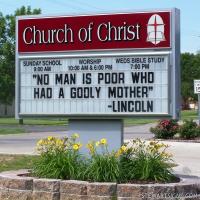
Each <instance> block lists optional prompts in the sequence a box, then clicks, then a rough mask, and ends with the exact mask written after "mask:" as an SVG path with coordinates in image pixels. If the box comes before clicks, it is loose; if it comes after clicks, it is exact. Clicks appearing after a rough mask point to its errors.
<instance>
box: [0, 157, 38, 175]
mask: <svg viewBox="0 0 200 200" xmlns="http://www.w3.org/2000/svg"><path fill="white" fill-rule="evenodd" d="M35 159H37V156H27V155H26V156H25V155H0V172H2V171H9V170H18V169H30V168H32V166H33V162H34V160H35Z"/></svg>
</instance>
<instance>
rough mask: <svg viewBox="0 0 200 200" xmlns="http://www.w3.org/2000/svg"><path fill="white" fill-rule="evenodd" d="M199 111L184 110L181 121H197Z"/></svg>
mask: <svg viewBox="0 0 200 200" xmlns="http://www.w3.org/2000/svg"><path fill="white" fill-rule="evenodd" d="M197 117H198V111H196V110H184V111H182V112H181V120H190V119H197Z"/></svg>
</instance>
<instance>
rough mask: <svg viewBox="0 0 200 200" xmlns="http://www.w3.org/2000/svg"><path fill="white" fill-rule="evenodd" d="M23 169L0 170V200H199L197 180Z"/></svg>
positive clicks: (198, 183) (199, 181)
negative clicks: (50, 175)
mask: <svg viewBox="0 0 200 200" xmlns="http://www.w3.org/2000/svg"><path fill="white" fill-rule="evenodd" d="M21 175H28V172H27V171H26V170H19V171H11V172H3V173H0V200H117V199H119V200H157V199H159V200H174V199H181V200H193V199H194V200H198V199H200V179H199V178H195V177H194V178H192V177H181V182H179V183H169V184H117V183H89V182H86V181H75V180H67V181H62V180H58V179H38V178H33V177H28V176H21Z"/></svg>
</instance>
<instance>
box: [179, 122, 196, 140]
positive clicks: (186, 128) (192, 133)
mask: <svg viewBox="0 0 200 200" xmlns="http://www.w3.org/2000/svg"><path fill="white" fill-rule="evenodd" d="M198 136H200V128H199V127H198V126H197V124H196V122H194V121H193V120H185V121H184V123H183V125H181V127H180V137H182V138H186V139H192V138H195V137H198Z"/></svg>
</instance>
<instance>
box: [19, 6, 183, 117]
mask: <svg viewBox="0 0 200 200" xmlns="http://www.w3.org/2000/svg"><path fill="white" fill-rule="evenodd" d="M178 20H179V10H177V9H172V10H163V11H162V10H159V11H158V10H157V11H145V12H133V13H114V14H113V13H112V14H98V15H81V16H24V17H18V18H17V28H16V29H17V30H16V32H17V37H16V38H17V42H16V116H17V117H26V116H69V117H70V116H71V117H80V116H86V117H90V116H104V117H125V116H152V117H154V116H165V117H174V118H177V117H178V115H179V87H180V84H179V80H180V79H179V53H180V52H179V51H180V47H179V34H180V33H179V25H178V24H179V21H178Z"/></svg>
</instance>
